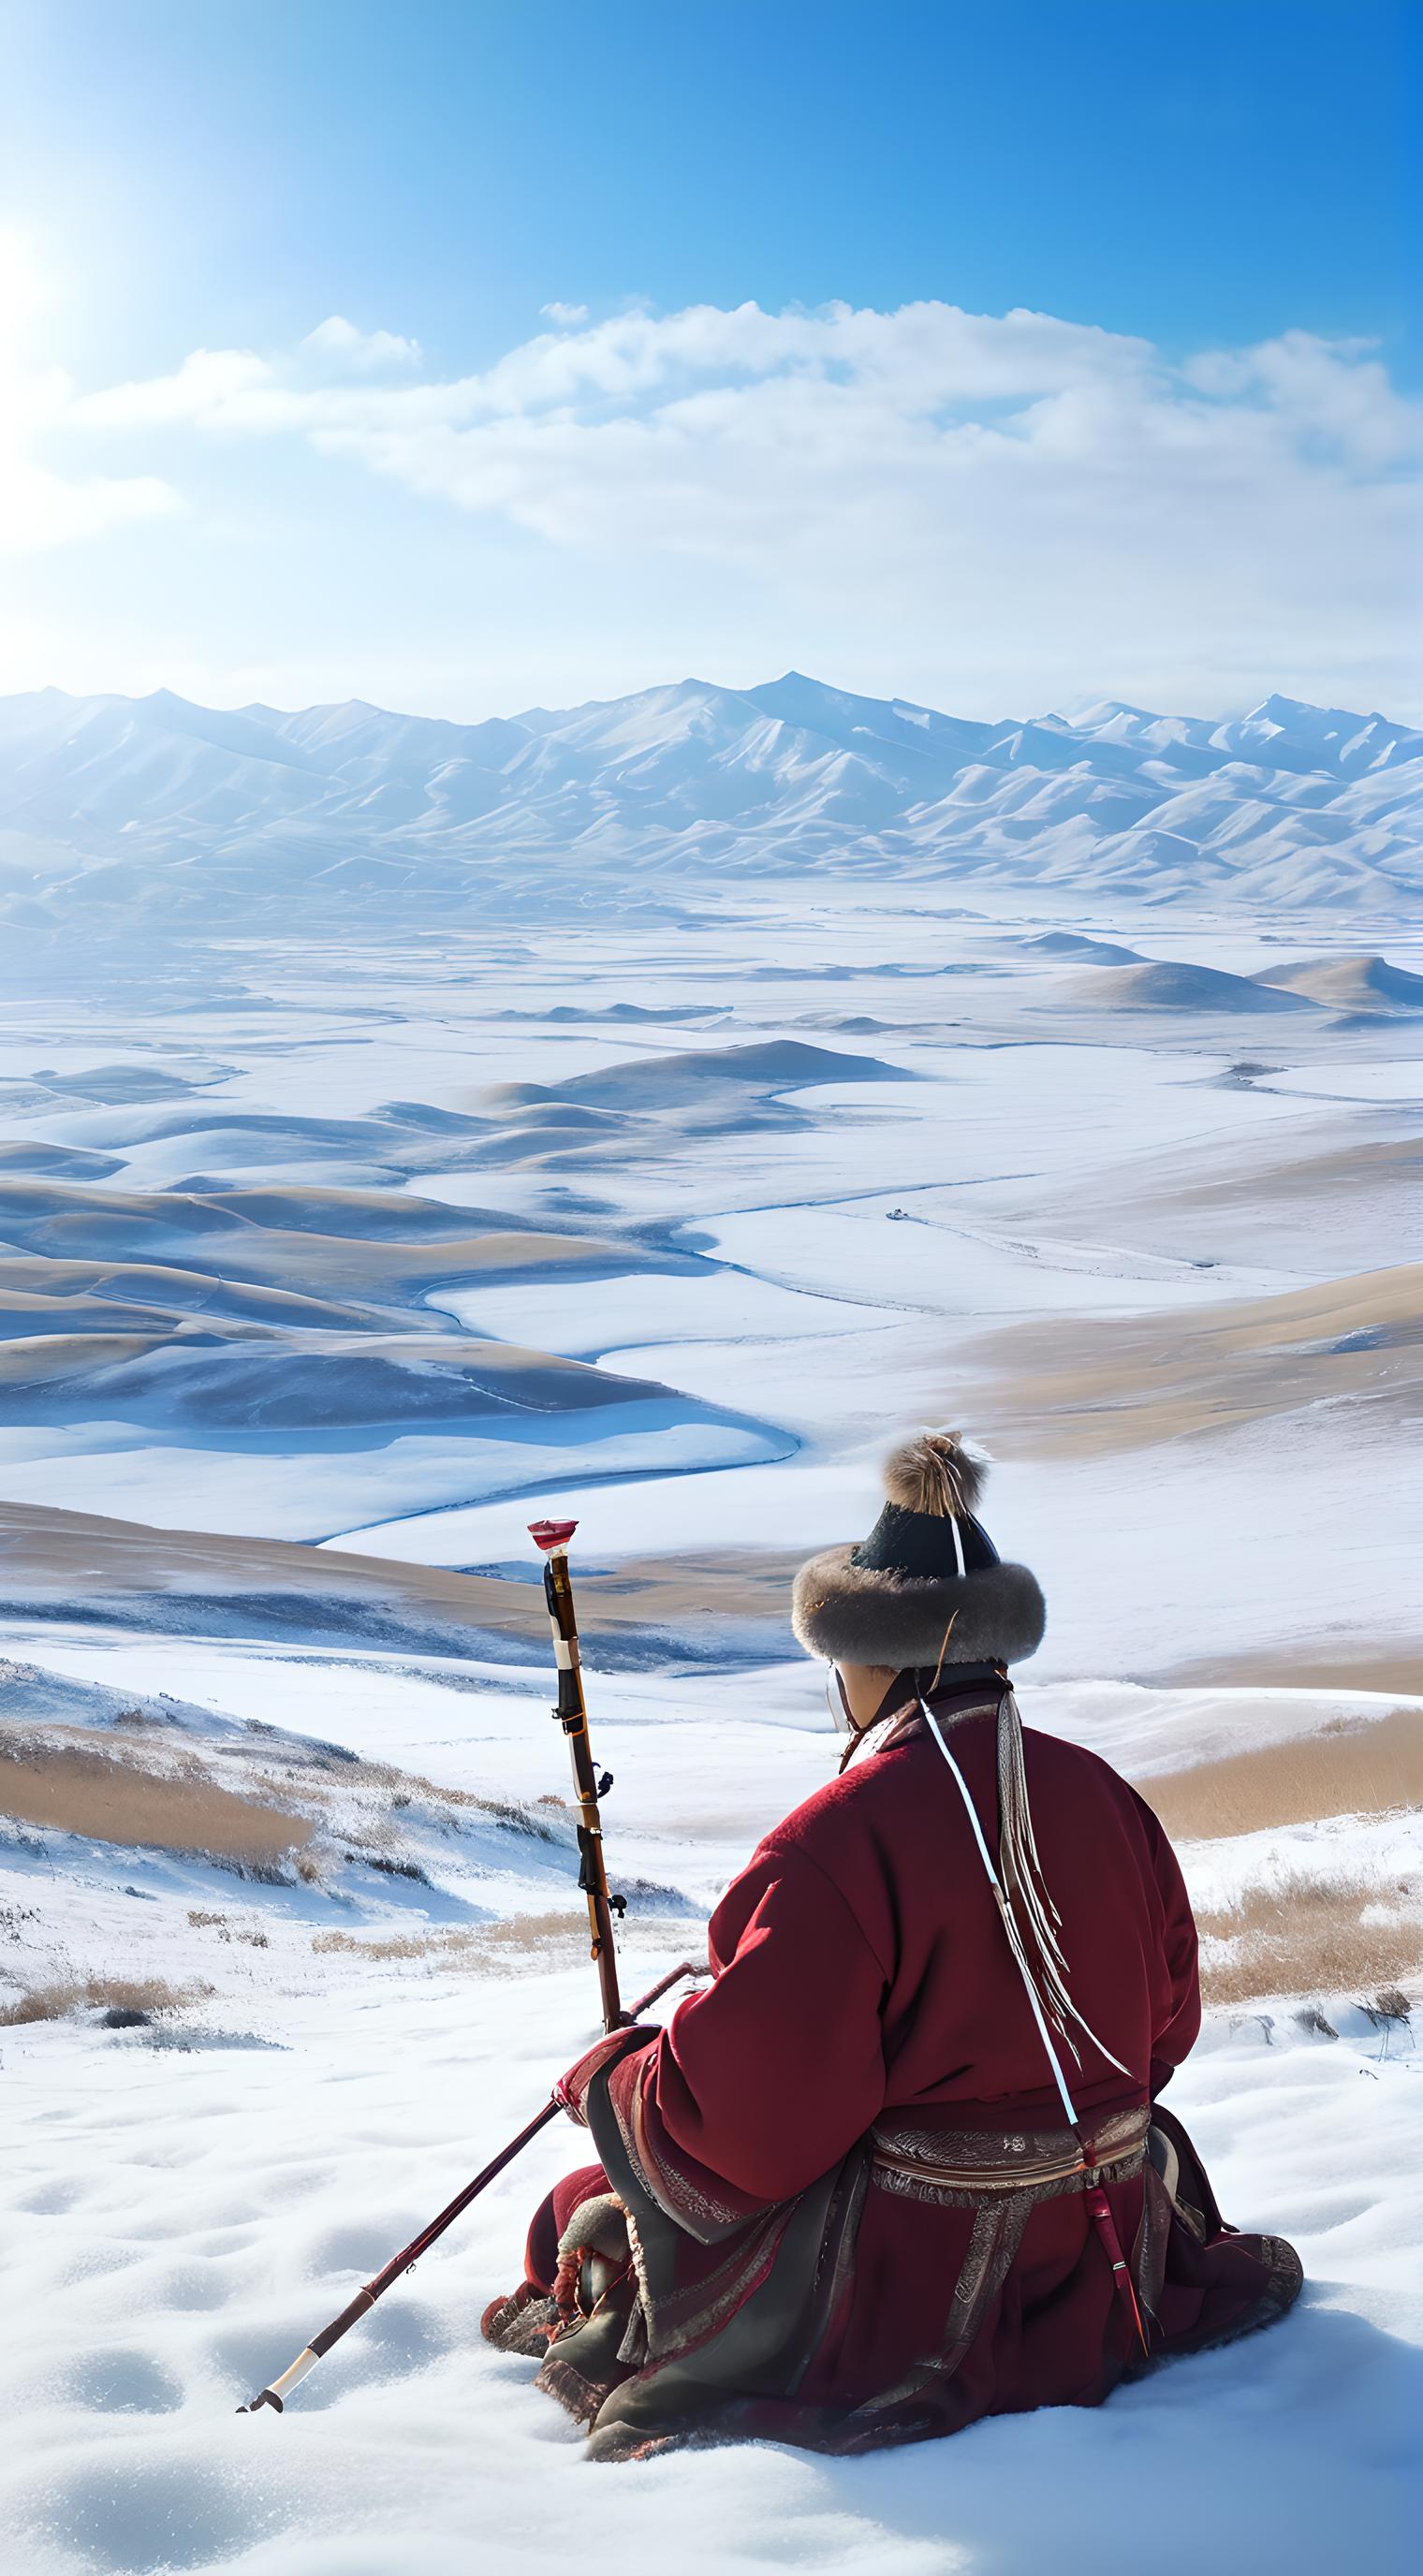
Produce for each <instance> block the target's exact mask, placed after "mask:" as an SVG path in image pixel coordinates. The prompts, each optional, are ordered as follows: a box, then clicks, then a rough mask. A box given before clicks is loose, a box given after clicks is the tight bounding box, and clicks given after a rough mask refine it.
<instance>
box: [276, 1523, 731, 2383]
mask: <svg viewBox="0 0 1423 2576" xmlns="http://www.w3.org/2000/svg"><path fill="white" fill-rule="evenodd" d="M577 1527H578V1523H577V1522H576V1521H534V1522H533V1523H531V1525H530V1530H529V1535H530V1537H531V1538H532V1539H533V1541H534V1544H535V1546H536V1547H539V1548H541V1549H542V1550H543V1553H544V1556H545V1558H546V1560H547V1562H546V1563H545V1566H544V1598H545V1600H546V1601H547V1603H548V1614H549V1619H550V1621H551V1623H552V1626H553V1643H554V1654H555V1657H556V1659H557V1663H558V1706H557V1707H556V1709H555V1710H554V1716H555V1717H556V1718H557V1719H558V1720H559V1721H560V1723H561V1725H562V1727H563V1731H564V1734H565V1735H566V1736H567V1738H568V1749H569V1751H570V1753H571V1754H572V1757H573V1785H574V1788H575V1790H576V1791H577V1794H578V1814H579V1824H578V1849H579V1855H580V1860H579V1870H578V1884H579V1886H580V1887H581V1888H582V1890H583V1892H584V1894H585V1896H586V1897H587V1899H588V1924H589V1929H590V1931H591V1934H592V1957H593V1960H594V1964H595V1965H596V1967H597V1970H598V1987H599V1992H600V1993H601V1995H602V1999H603V2028H604V2030H605V2031H609V2030H623V2029H626V2028H627V2027H628V2025H629V2024H630V2023H632V2022H635V2021H636V2020H637V2019H638V2017H639V2015H640V2014H642V2013H644V2012H646V2010H647V2008H648V2006H649V2004H655V2003H656V2002H657V2001H658V2000H659V1998H660V1997H661V1996H663V1995H665V1994H667V1993H668V1992H669V1991H670V1989H671V1988H672V1987H673V1986H676V1985H680V1983H681V1981H682V1979H683V1978H684V1977H691V1978H694V1979H695V1978H700V1977H705V1976H706V1975H707V1973H708V1971H707V1968H706V1965H705V1963H704V1962H702V1961H700V1960H697V1959H679V1961H678V1963H677V1965H676V1967H675V1968H669V1969H668V1971H667V1974H666V1976H665V1977H659V1978H658V1981H657V1983H656V1985H655V1986H649V1987H648V1990H647V1992H646V1994H645V1995H639V1996H638V1999H637V2001H636V2003H635V2004H634V2005H633V2006H632V2008H631V2010H630V2011H627V2012H625V2011H624V2010H623V2007H622V2004H621V2002H620V2000H619V1996H618V1962H617V1955H616V1952H615V1951H614V1948H613V1914H614V1912H615V1911H616V1912H617V1913H619V1914H621V1913H622V1912H623V1910H624V1905H625V1899H624V1898H623V1897H621V1896H610V1895H609V1893H608V1874H607V1870H606V1868H605V1867H604V1863H603V1824H602V1818H601V1816H600V1815H599V1812H598V1801H599V1799H600V1797H605V1796H606V1795H607V1792H608V1790H609V1788H610V1787H611V1786H612V1782H611V1779H610V1776H609V1774H608V1773H607V1772H604V1773H603V1774H602V1775H601V1777H600V1775H599V1774H598V1772H597V1771H596V1770H595V1768H594V1765H593V1756H592V1754H591V1752H590V1751H589V1747H588V1711H587V1709H586V1707H585V1705H584V1701H583V1677H582V1672H581V1670H580V1666H579V1657H578V1623H577V1620H576V1619H575V1617H574V1613H573V1588H572V1585H571V1584H570V1582H569V1579H568V1542H569V1540H570V1539H571V1538H572V1536H573V1533H574V1531H575V1530H576V1528H577ZM562 2108H563V2104H562V2103H561V2102H560V2101H559V2099H558V2096H557V2095H556V2094H555V2095H554V2096H553V2097H552V2098H551V2099H550V2100H549V2101H547V2102H545V2104H544V2106H543V2109H542V2110H541V2111H536V2112H535V2114H534V2116H533V2118H532V2120H529V2121H526V2122H525V2124H524V2126H523V2128H522V2129H521V2130H520V2131H519V2134H518V2136H517V2137H515V2138H511V2139H510V2140H509V2143H508V2145H507V2146H506V2147H501V2148H500V2150H499V2153H498V2155H497V2156H492V2157H491V2158H490V2160H489V2163H488V2164H487V2165H486V2166H485V2167H484V2170H483V2172H482V2173H477V2174H476V2175H475V2177H474V2180H473V2182H469V2183H466V2184H465V2187H464V2189H463V2191H461V2192H457V2193H456V2194H455V2197H454V2199H453V2200H452V2201H451V2202H450V2203H449V2205H448V2207H447V2208H444V2209H442V2210H441V2212H440V2214H439V2217H438V2218H432V2219H431V2221H430V2224H429V2226H428V2227H422V2228H421V2230H420V2233H419V2235H418V2236H412V2238H411V2240H410V2243H409V2244H408V2245H403V2246H402V2247H401V2249H400V2252H399V2253H398V2254H393V2255H392V2256H391V2258H390V2261H389V2262H388V2263H387V2264H386V2267H385V2269H384V2271H383V2272H377V2274H376V2276H375V2279H374V2280H373V2281H367V2283H366V2285H365V2288H364V2289H363V2290H358V2291H357V2292H356V2295H355V2297H354V2299H352V2301H351V2303H350V2306H349V2307H345V2308H343V2309H342V2310H341V2313H340V2315H339V2317H333V2318H332V2320H331V2323H330V2325H329V2326H323V2327H322V2329H321V2332H320V2334H317V2335H313V2336H312V2338H311V2341H310V2343H309V2344H307V2346H306V2347H305V2349H304V2351H302V2352H299V2353H298V2354H297V2357H296V2359H295V2361H294V2362H292V2363H291V2364H290V2365H289V2367H288V2368H287V2369H286V2370H284V2371H283V2372H282V2374H281V2377H280V2378H279V2379H274V2380H273V2381H272V2383H271V2386H270V2387H269V2388H262V2389H259V2390H258V2392H257V2395H256V2396H255V2397H253V2398H250V2399H249V2400H248V2402H247V2404H246V2405H245V2406H239V2407H238V2409H237V2412H238V2414H239V2415H255V2414H256V2413H257V2412H258V2410H259V2408H261V2407H263V2406H271V2407H274V2408H275V2409H276V2412H277V2413H278V2414H279V2415H280V2414H281V2413H282V2410H283V2408H284V2406H285V2404H286V2401H287V2399H288V2397H290V2395H291V2393H292V2390H293V2389H294V2388H299V2387H300V2385H301V2382H302V2381H303V2380H304V2379H305V2377H306V2376H307V2373H308V2371H312V2370H314V2369H315V2368H316V2365H317V2363H318V2362H319V2361H324V2360H325V2358H326V2355H327V2353H328V2352H330V2350H331V2348H332V2345H333V2344H338V2343H339V2342H340V2340H341V2337H342V2336H343V2335H344V2334H349V2332H350V2330H351V2328H352V2326H354V2325H359V2323H360V2321H361V2319H362V2317H365V2316H369V2314H370V2312H371V2310H372V2308H373V2307H374V2306H375V2303H376V2301H377V2299H381V2298H384V2296H385V2293H386V2291H387V2290H388V2289H390V2288H391V2287H392V2286H393V2284H394V2283H395V2282H396V2281H398V2280H400V2278H401V2277H402V2275H403V2274H404V2273H406V2272H409V2271H410V2270H412V2269H413V2267H414V2265H415V2264H416V2263H418V2262H419V2260H420V2257H421V2255H422V2254H425V2253H428V2251H429V2249H430V2247H431V2246H432V2245H433V2244H435V2243H436V2241H437V2239H438V2238H440V2237H441V2236H443V2235H444V2232H445V2230H446V2228H447V2227H453V2225H454V2223H455V2220H456V2219H457V2218H458V2217H460V2216H461V2215H462V2213H463V2212H464V2211H465V2210H466V2209H468V2207H469V2205H470V2202H471V2201H472V2200H477V2199H478V2198H479V2195H480V2193H481V2192H482V2191H485V2190H487V2189H488V2187H489V2185H490V2183H492V2182H493V2181H495V2179H496V2178H497V2176H498V2175H500V2174H502V2173H503V2171H504V2168H505V2166H506V2165H511V2164H512V2163H513V2161H514V2158H515V2157H516V2156H518V2155H522V2153H523V2151H524V2149H525V2147H526V2146H528V2145H529V2143H530V2141H531V2140H532V2139H534V2138H536V2137H537V2136H538V2134H539V2131H540V2129H546V2128H547V2127H548V2124H549V2122H550V2120H554V2119H556V2118H557V2116H558V2114H559V2112H560V2111H561V2110H562Z"/></svg>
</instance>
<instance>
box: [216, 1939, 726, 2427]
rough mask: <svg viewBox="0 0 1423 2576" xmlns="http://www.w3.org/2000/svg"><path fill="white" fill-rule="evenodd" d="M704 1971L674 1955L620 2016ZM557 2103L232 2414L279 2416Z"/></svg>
mask: <svg viewBox="0 0 1423 2576" xmlns="http://www.w3.org/2000/svg"><path fill="white" fill-rule="evenodd" d="M706 1973H707V1971H706V1968H705V1966H704V1965H703V1964H702V1963H701V1962H700V1961H698V1960H695V1959H679V1961H678V1963H677V1965H676V1967H675V1968H669V1969H668V1971H667V1974H666V1976H665V1977H659V1978H658V1981H657V1983H656V1985H655V1986H649V1987H648V1990H647V1992H646V1994H645V1995H639V1996H638V1999H637V2001H636V2003H635V2004H634V2005H633V2007H632V2010H631V2012H630V2013H628V2014H627V2015H626V2016H625V2019H626V2021H627V2022H633V2021H636V2019H637V2017H638V2015H639V2013H644V2012H646V2010H647V2008H648V2005H649V2004H655V2003H656V2002H657V2000H658V1997H659V1996H661V1995H665V1994H666V1993H667V1992H668V1990H669V1988H670V1987H672V1986H675V1985H678V1984H680V1982H681V1980H682V1978H683V1977H704V1976H705V1975H706ZM563 2107H564V2106H563V2104H562V2102H561V2101H560V2100H559V2098H558V2096H557V2094H554V2095H553V2096H552V2098H551V2099H550V2100H549V2101H547V2102H545V2104H544V2106H543V2109H542V2110H541V2111H536V2112H535V2114H534V2117H533V2118H532V2120H529V2121H526V2122H525V2125H524V2127H523V2128H522V2129H521V2130H520V2131H519V2134H518V2136H517V2137H516V2138H511V2139H510V2140H509V2143H508V2145H507V2147H501V2148H500V2150H499V2153H498V2155H497V2156H491V2157H490V2160H489V2162H488V2164H487V2165H486V2166H485V2168H484V2170H483V2172H482V2173H477V2174H476V2175H475V2177H474V2180H473V2182H467V2183H466V2184H465V2187H464V2189H463V2191H460V2192H456V2194H455V2197H454V2199H453V2200H452V2201H451V2202H450V2203H449V2206H448V2207H447V2208H445V2209H442V2210H441V2212H440V2214H439V2217H438V2218H432V2219H431V2221H430V2224H429V2226H428V2227H422V2228H421V2230H420V2233H419V2235H418V2236H412V2237H411V2239H410V2242H409V2244H408V2245H402V2247H401V2249H400V2252H399V2253H398V2254H392V2256H391V2258H390V2261H389V2262H388V2263H387V2265H386V2267H385V2270H384V2271H383V2272H377V2274H376V2276H375V2279H374V2280H373V2281H367V2283H366V2286H365V2288H364V2289H363V2290H358V2291H357V2292H356V2295H355V2297H354V2299H353V2300H352V2301H351V2304H350V2306H349V2307H348V2308H343V2309H342V2310H341V2313H340V2315H339V2317H333V2318H332V2320H331V2323H330V2325H329V2326H323V2327H322V2329H321V2332H320V2334H317V2335H313V2336H312V2338H311V2341H310V2343H309V2344H308V2345H307V2346H306V2348H305V2350H304V2351H302V2352H299V2353H298V2354H297V2357H296V2359H295V2361H294V2362H292V2363H291V2364H290V2366H289V2367H288V2368H287V2369H286V2370H284V2371H283V2372H282V2374H281V2377H280V2378H279V2379H274V2380H273V2381H272V2384H271V2386H270V2388H260V2389H259V2390H258V2392H257V2394H256V2396H255V2397H252V2398H249V2399H248V2401H247V2404H246V2405H245V2406H239V2407H238V2409H237V2412H238V2414H239V2415H255V2414H256V2413H257V2412H258V2409H259V2408H260V2407H263V2406H272V2407H275V2409H276V2411H277V2413H278V2414H279V2415H280V2414H281V2413H282V2411H283V2409H284V2407H285V2405H286V2401H287V2399H288V2398H289V2397H290V2395H291V2393H292V2390H293V2389H294V2388H299V2387H300V2385H301V2382H302V2381H303V2380H304V2379H305V2377H306V2375H307V2373H308V2371H312V2370H314V2369H315V2368H316V2365H317V2363H318V2362H319V2361H324V2360H325V2358H326V2355H327V2354H328V2352H329V2351H330V2350H331V2347H332V2345H333V2344H338V2343H339V2342H340V2340H341V2337H342V2335H343V2334H349V2332H350V2330H351V2328H352V2326H354V2325H359V2324H360V2321H361V2319H362V2317H366V2316H369V2315H370V2312H371V2310H372V2308H373V2307H374V2306H375V2303H376V2301H377V2299H383V2298H384V2296H385V2294H386V2291H387V2290H389V2289H391V2288H392V2287H393V2286H394V2284H395V2283H396V2282H397V2281H398V2280H399V2279H400V2277H401V2275H402V2273H404V2272H408V2271H410V2270H411V2269H412V2267H413V2266H414V2265H415V2264H416V2263H418V2262H419V2260H420V2257H421V2255H422V2254H426V2253H428V2252H429V2249H430V2247H431V2246H432V2245H433V2244H434V2243H435V2241H436V2239H437V2238H438V2237H441V2236H443V2235H444V2232H445V2229H446V2228H447V2227H453V2225H454V2223H455V2220H456V2219H457V2218H458V2217H459V2216H460V2215H461V2213H462V2212H463V2211H464V2210H466V2209H468V2207H469V2204H470V2202H471V2201H472V2200H478V2198H479V2195H480V2193H481V2192H482V2191H485V2190H487V2189H488V2186H489V2184H490V2183H492V2182H493V2181H494V2179H495V2177H496V2176H497V2175H499V2174H502V2172H503V2171H504V2168H505V2166H506V2165H511V2164H512V2163H513V2161H514V2158H515V2157H516V2156H518V2155H522V2153H523V2151H524V2149H525V2147H526V2146H527V2145H528V2144H529V2141H530V2139H532V2138H536V2137H537V2136H538V2134H539V2131H540V2129H546V2128H547V2127H548V2124H549V2122H550V2120H556V2119H557V2117H558V2114H559V2112H560V2111H561V2110H562V2109H563Z"/></svg>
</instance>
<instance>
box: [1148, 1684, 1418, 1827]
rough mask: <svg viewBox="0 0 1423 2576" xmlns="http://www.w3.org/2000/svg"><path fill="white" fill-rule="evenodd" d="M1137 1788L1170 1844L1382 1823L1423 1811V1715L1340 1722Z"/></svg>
mask: <svg viewBox="0 0 1423 2576" xmlns="http://www.w3.org/2000/svg"><path fill="white" fill-rule="evenodd" d="M1136 1786H1137V1789H1138V1791H1139V1792H1140V1794H1141V1796H1142V1797H1143V1798H1144V1799H1145V1800H1146V1803H1147V1805H1148V1806H1149V1807H1150V1808H1152V1809H1153V1811H1154V1812H1155V1814H1157V1815H1158V1816H1159V1817H1160V1819H1161V1822H1162V1823H1163V1825H1164V1826H1165V1827H1166V1830H1167V1832H1168V1834H1170V1835H1171V1836H1172V1838H1173V1840H1181V1841H1201V1842H1214V1841H1217V1840H1218V1839H1219V1838H1220V1837H1221V1836H1222V1835H1225V1834H1252V1833H1258V1832H1259V1831H1260V1829H1261V1828H1262V1827H1264V1826H1268V1825H1302V1824H1308V1823H1310V1822H1312V1821H1313V1819H1314V1818H1315V1817H1317V1816H1383V1815H1388V1814H1389V1813H1390V1812H1392V1811H1393V1810H1394V1809H1396V1808H1399V1807H1423V1709H1416V1708H1396V1709H1393V1710H1391V1711H1390V1713H1389V1715H1388V1716H1387V1717H1381V1718H1373V1719H1368V1718H1366V1719H1363V1720H1360V1721H1357V1722H1356V1721H1354V1720H1351V1719H1348V1718H1338V1719H1336V1720H1335V1721H1334V1722H1333V1723H1332V1724H1331V1725H1329V1726H1326V1727H1322V1728H1321V1729H1320V1731H1319V1733H1318V1734H1317V1735H1298V1736H1292V1737H1291V1738H1290V1739H1289V1741H1288V1742H1286V1743H1284V1744H1261V1745H1256V1746H1253V1747H1251V1748H1250V1749H1248V1750H1247V1751H1245V1752H1243V1753H1230V1754H1227V1755H1225V1757H1224V1758H1223V1759H1222V1760H1220V1761H1218V1762H1198V1763H1195V1764H1193V1765H1192V1767H1191V1768H1190V1769H1189V1770H1186V1771H1162V1772H1157V1773H1156V1774H1154V1775H1153V1776H1152V1777H1150V1778H1148V1779H1145V1780H1138V1782H1137V1783H1136Z"/></svg>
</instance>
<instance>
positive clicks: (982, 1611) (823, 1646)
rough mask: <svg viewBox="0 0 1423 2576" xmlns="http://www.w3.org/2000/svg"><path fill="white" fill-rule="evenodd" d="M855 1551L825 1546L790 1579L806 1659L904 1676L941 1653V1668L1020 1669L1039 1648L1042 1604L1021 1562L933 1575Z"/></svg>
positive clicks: (794, 1620) (1044, 1614)
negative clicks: (900, 1570)
mask: <svg viewBox="0 0 1423 2576" xmlns="http://www.w3.org/2000/svg"><path fill="white" fill-rule="evenodd" d="M853 1554H854V1549H853V1546H849V1547H827V1548H825V1549H823V1550H822V1552H821V1554H820V1555H819V1556H813V1557H811V1559H810V1560H809V1563H808V1564H805V1565H803V1566H802V1567H801V1570H800V1572H799V1574H798V1575H797V1576H796V1579H795V1590H794V1592H793V1594H792V1596H791V1626H792V1627H793V1628H794V1630H795V1633H796V1636H797V1637H798V1638H799V1640H800V1643H801V1644H802V1645H803V1646H804V1648H805V1650H806V1652H807V1654H811V1655H823V1656H825V1657H826V1658H827V1659H828V1660H829V1661H830V1662H831V1663H844V1664H880V1665H885V1666H888V1667H889V1668H890V1669H892V1670H893V1671H895V1672H902V1671H904V1670H905V1669H906V1668H922V1667H923V1666H925V1665H937V1664H938V1662H939V1660H940V1657H941V1656H942V1658H943V1661H944V1663H945V1664H946V1665H947V1664H1016V1663H1021V1662H1022V1660H1023V1658H1024V1656H1026V1655H1031V1654H1033V1653H1035V1652H1036V1650H1037V1648H1038V1647H1039V1646H1040V1645H1041V1643H1042V1635H1043V1629H1044V1626H1045V1625H1046V1622H1047V1604H1046V1602H1045V1601H1044V1600H1043V1596H1042V1592H1041V1589H1040V1587H1039V1584H1038V1580H1037V1577H1036V1575H1033V1574H1030V1573H1029V1571H1028V1568H1027V1567H1026V1565H985V1566H981V1567H979V1568H977V1569H976V1570H975V1571H974V1572H973V1573H971V1574H953V1575H943V1576H939V1577H935V1578H929V1577H926V1576H922V1575H908V1574H897V1573H895V1572H893V1571H886V1570H883V1569H874V1568H870V1567H865V1566H858V1565H855V1564H854V1563H853V1562H852V1558H853ZM951 1620H952V1622H953V1625H952V1627H950V1624H949V1623H950V1621H951ZM946 1630H947V1632H948V1633H947V1641H946V1638H945V1631H946Z"/></svg>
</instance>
